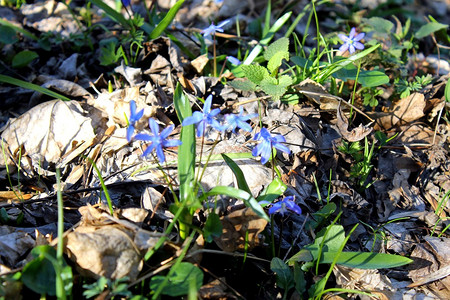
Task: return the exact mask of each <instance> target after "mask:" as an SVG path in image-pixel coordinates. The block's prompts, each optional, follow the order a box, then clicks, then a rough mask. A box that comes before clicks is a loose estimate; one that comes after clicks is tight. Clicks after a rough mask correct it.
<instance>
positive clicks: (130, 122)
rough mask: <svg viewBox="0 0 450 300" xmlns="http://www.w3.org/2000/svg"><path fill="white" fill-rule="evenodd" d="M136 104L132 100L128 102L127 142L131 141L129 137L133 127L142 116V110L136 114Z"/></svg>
mask: <svg viewBox="0 0 450 300" xmlns="http://www.w3.org/2000/svg"><path fill="white" fill-rule="evenodd" d="M136 108H137V107H136V102H134V100H131V101H130V118H129V119H128V128H127V140H128V141H131V137H132V135H133V133H134V125H136V122H137V121H139V119H140V118H142V116H143V115H144V110H143V109H141V110H140V111H139V112H136Z"/></svg>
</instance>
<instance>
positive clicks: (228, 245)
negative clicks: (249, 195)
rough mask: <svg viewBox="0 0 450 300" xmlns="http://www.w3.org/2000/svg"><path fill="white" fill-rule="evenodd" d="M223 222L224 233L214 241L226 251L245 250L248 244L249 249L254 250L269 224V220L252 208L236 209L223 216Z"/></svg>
mask: <svg viewBox="0 0 450 300" xmlns="http://www.w3.org/2000/svg"><path fill="white" fill-rule="evenodd" d="M221 222H222V226H223V232H222V235H221V236H220V237H217V238H214V241H215V242H216V244H217V246H219V248H220V249H222V250H223V251H225V252H233V251H236V250H238V251H244V250H245V246H246V244H247V250H248V251H250V250H252V249H253V248H254V247H256V246H258V245H259V244H260V243H261V239H260V237H259V235H260V233H261V232H262V231H263V230H264V228H265V227H266V225H267V221H266V220H264V219H263V218H261V217H259V216H258V215H257V214H256V213H255V212H254V211H253V210H252V209H251V208H244V209H240V210H236V211H234V212H232V213H230V214H229V215H227V216H225V217H222V218H221ZM247 233H248V238H246V235H247Z"/></svg>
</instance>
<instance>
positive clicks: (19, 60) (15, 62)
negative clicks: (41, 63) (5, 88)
mask: <svg viewBox="0 0 450 300" xmlns="http://www.w3.org/2000/svg"><path fill="white" fill-rule="evenodd" d="M38 57H39V55H38V54H37V53H36V52H34V51H30V50H23V51H20V52H19V53H17V54H16V55H14V57H13V59H12V63H11V65H12V67H13V68H23V67H26V66H28V64H29V63H31V62H32V61H33V60H34V59H36V58H38Z"/></svg>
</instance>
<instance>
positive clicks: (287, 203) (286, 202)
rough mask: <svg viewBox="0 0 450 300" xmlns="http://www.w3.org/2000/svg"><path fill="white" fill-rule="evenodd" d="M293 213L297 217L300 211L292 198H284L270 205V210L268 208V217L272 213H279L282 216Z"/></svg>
mask: <svg viewBox="0 0 450 300" xmlns="http://www.w3.org/2000/svg"><path fill="white" fill-rule="evenodd" d="M288 210H290V211H293V212H295V213H296V214H298V215H301V214H302V209H301V208H300V206H298V205H297V204H295V201H294V196H287V197H284V198H283V200H281V201H279V202H277V203H275V204H274V205H272V207H271V208H269V215H273V214H274V213H277V212H278V213H280V214H281V215H282V216H284V214H285V213H286V212H287V211H288Z"/></svg>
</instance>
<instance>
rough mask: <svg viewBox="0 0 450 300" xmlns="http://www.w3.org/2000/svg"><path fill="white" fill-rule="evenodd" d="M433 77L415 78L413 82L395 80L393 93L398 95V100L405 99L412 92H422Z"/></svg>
mask: <svg viewBox="0 0 450 300" xmlns="http://www.w3.org/2000/svg"><path fill="white" fill-rule="evenodd" d="M432 80H433V76H431V75H430V74H427V75H422V76H415V77H414V80H413V81H407V80H405V79H403V78H396V79H395V81H394V85H395V91H396V92H397V93H399V94H400V98H406V97H408V96H409V95H410V94H411V93H413V92H418V91H420V90H422V89H423V88H424V87H425V86H427V85H428V84H430V83H431V81H432Z"/></svg>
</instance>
